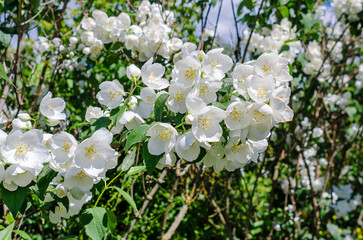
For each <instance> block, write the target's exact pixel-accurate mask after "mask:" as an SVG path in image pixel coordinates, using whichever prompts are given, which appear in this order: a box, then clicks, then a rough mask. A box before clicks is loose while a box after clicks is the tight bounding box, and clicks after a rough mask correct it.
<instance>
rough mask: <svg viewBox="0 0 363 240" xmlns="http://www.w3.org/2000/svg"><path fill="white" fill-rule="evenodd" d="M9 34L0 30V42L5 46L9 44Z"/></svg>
mask: <svg viewBox="0 0 363 240" xmlns="http://www.w3.org/2000/svg"><path fill="white" fill-rule="evenodd" d="M10 41H11V35H10V34H8V33H4V32H3V31H1V30H0V44H1V45H2V46H3V47H4V48H7V47H9V45H10Z"/></svg>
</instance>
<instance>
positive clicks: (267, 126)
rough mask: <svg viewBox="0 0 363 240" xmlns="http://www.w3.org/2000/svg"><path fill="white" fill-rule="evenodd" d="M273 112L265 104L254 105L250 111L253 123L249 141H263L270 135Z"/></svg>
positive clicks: (250, 127) (249, 128)
mask: <svg viewBox="0 0 363 240" xmlns="http://www.w3.org/2000/svg"><path fill="white" fill-rule="evenodd" d="M272 112H273V111H272V108H271V107H270V106H269V105H267V104H265V103H255V104H252V107H251V108H250V110H249V114H251V115H250V116H251V122H250V125H249V127H248V134H247V137H248V138H249V139H251V140H254V141H258V140H263V139H265V138H266V137H267V136H268V135H269V134H270V130H271V128H272V124H273V121H272ZM242 132H243V130H242ZM241 138H242V137H241Z"/></svg>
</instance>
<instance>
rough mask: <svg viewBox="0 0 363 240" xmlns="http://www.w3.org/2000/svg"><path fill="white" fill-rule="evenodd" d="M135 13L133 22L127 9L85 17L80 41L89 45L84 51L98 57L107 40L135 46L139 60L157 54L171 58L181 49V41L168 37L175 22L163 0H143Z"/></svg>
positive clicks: (131, 47) (130, 47) (144, 59)
mask: <svg viewBox="0 0 363 240" xmlns="http://www.w3.org/2000/svg"><path fill="white" fill-rule="evenodd" d="M135 15H136V22H135V24H134V25H131V18H130V16H129V15H128V14H127V13H125V12H122V13H121V14H120V15H118V16H117V17H116V16H110V17H108V16H107V14H106V13H105V12H102V11H100V10H94V11H93V12H92V18H91V17H89V18H85V19H83V20H82V28H83V29H84V30H85V31H84V32H83V33H82V34H81V41H82V43H83V44H84V45H85V46H86V48H84V49H83V53H85V54H86V55H88V54H90V57H91V58H92V59H95V58H97V57H98V56H99V54H100V53H101V51H102V49H103V48H104V44H108V43H115V42H121V43H123V44H124V45H125V47H126V48H127V49H129V50H136V51H137V52H138V54H139V60H140V61H146V60H148V59H149V58H150V57H152V56H153V55H154V54H158V55H160V56H163V57H164V58H169V57H170V55H171V54H172V53H174V52H175V51H178V50H179V49H180V47H181V45H182V41H181V40H180V39H178V38H170V37H169V35H170V34H172V33H173V29H172V28H171V25H172V24H173V23H174V22H175V18H174V14H173V12H170V11H162V6H161V5H160V4H156V3H153V4H150V2H149V1H148V0H144V1H142V2H141V3H140V5H139V7H138V11H137V12H136V14H135Z"/></svg>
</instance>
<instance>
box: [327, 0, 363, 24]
mask: <svg viewBox="0 0 363 240" xmlns="http://www.w3.org/2000/svg"><path fill="white" fill-rule="evenodd" d="M331 5H332V6H333V7H334V8H335V13H336V15H337V16H338V17H339V16H341V15H342V14H346V15H347V17H348V20H349V21H357V20H359V17H358V14H359V13H360V12H361V11H362V10H363V1H362V0H333V1H332V3H331Z"/></svg>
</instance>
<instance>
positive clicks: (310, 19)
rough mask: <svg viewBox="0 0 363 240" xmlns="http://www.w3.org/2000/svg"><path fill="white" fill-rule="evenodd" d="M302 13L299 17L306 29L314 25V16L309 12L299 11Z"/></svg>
mask: <svg viewBox="0 0 363 240" xmlns="http://www.w3.org/2000/svg"><path fill="white" fill-rule="evenodd" d="M301 14H302V19H301V23H302V24H303V25H304V27H305V29H306V30H308V31H309V30H310V29H311V27H312V26H313V25H314V16H313V15H312V14H311V13H310V12H309V13H306V14H304V13H301Z"/></svg>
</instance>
